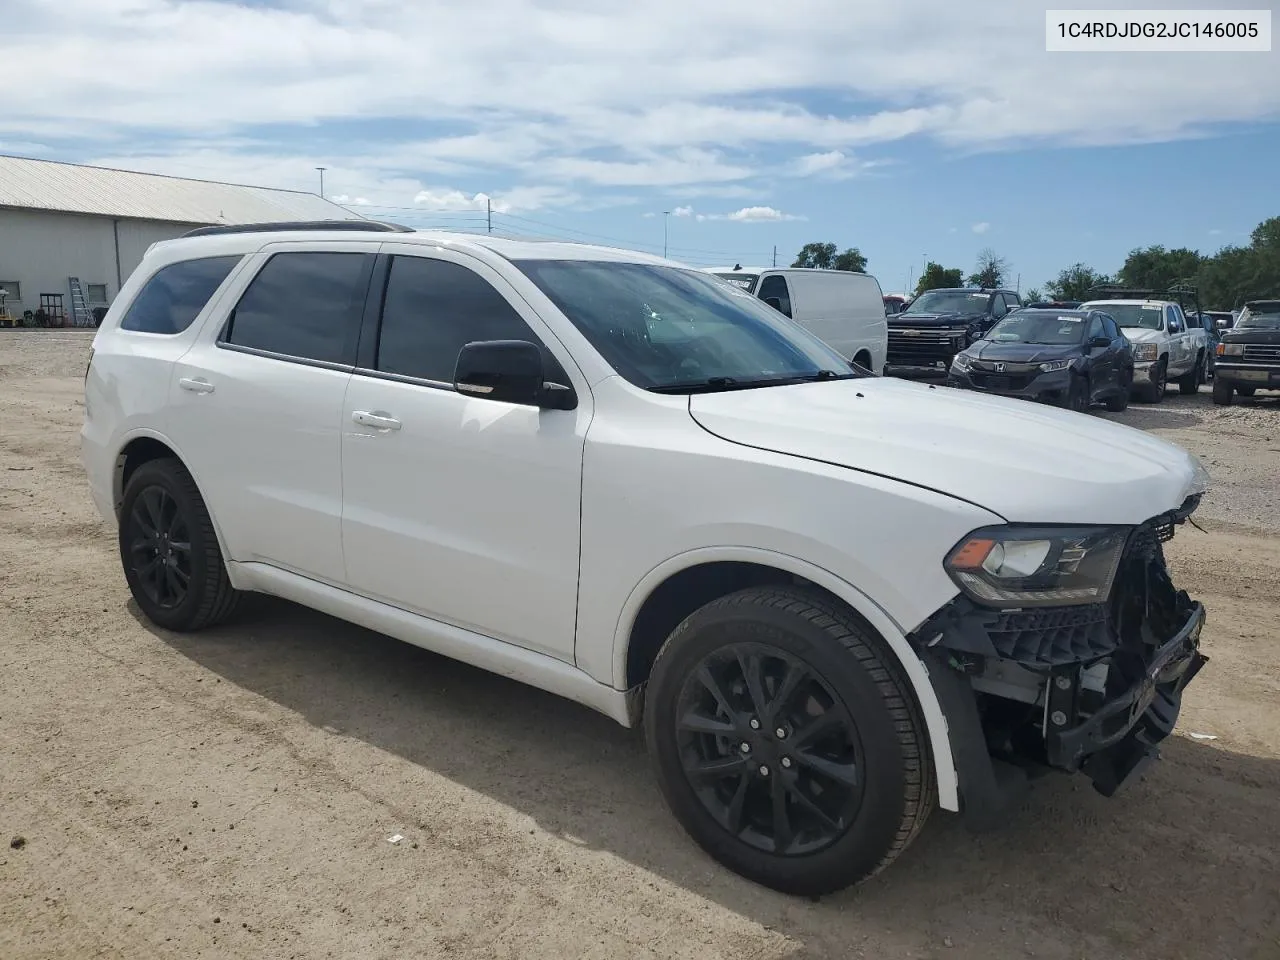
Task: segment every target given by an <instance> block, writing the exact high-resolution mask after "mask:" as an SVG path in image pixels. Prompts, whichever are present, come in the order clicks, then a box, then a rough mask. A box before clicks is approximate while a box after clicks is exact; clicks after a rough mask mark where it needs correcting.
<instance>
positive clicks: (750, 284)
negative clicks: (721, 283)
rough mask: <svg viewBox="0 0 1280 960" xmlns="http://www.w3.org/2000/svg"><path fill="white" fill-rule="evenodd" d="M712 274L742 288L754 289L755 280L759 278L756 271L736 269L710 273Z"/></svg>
mask: <svg viewBox="0 0 1280 960" xmlns="http://www.w3.org/2000/svg"><path fill="white" fill-rule="evenodd" d="M712 276H716V277H719V278H720V279H721V280H728V281H729V282H730V283H732V284H734V285H735V286H739V287H741V288H742V289H743V290H754V289H755V285H756V281H757V280H759V279H760V275H759V274H758V273H742V272H741V271H736V270H735V271H734V272H733V273H716V274H712Z"/></svg>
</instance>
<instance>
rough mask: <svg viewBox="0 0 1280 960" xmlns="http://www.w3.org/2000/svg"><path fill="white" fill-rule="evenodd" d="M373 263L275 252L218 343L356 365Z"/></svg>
mask: <svg viewBox="0 0 1280 960" xmlns="http://www.w3.org/2000/svg"><path fill="white" fill-rule="evenodd" d="M372 259H373V257H372V255H371V254H364V253H321V252H317V253H277V254H276V255H275V256H273V257H272V258H271V259H270V260H268V261H267V263H266V266H264V267H263V268H262V270H261V271H260V272H259V273H258V275H257V276H256V277H254V278H253V282H252V283H250V284H249V288H248V289H247V290H245V292H244V296H242V297H241V298H240V302H239V303H238V304H236V308H235V310H234V311H233V312H232V314H231V318H230V320H229V321H228V323H227V327H226V329H225V330H224V331H223V334H222V339H223V340H224V341H225V342H227V343H230V344H234V345H236V346H239V347H251V348H253V349H255V350H267V351H270V352H271V353H280V354H284V355H285V356H289V357H299V358H302V359H304V360H321V361H325V362H327V363H343V364H347V363H354V362H355V348H356V341H357V339H358V338H359V335H360V316H361V314H362V312H363V310H364V298H365V294H366V292H367V290H368V286H369V267H370V266H371V262H372Z"/></svg>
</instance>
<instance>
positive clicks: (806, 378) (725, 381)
mask: <svg viewBox="0 0 1280 960" xmlns="http://www.w3.org/2000/svg"><path fill="white" fill-rule="evenodd" d="M855 376H857V374H855V373H854V372H853V371H852V370H850V371H849V372H848V373H837V372H836V371H835V370H818V371H816V372H815V373H804V374H799V375H792V376H787V377H760V378H759V379H755V380H739V379H737V378H736V377H708V378H707V379H706V380H690V381H688V382H685V383H664V384H662V385H660V386H656V387H649V392H650V393H720V392H722V391H726V390H750V389H751V388H752V387H781V386H786V385H787V384H790V383H812V382H814V381H816V380H846V379H850V378H852V377H855Z"/></svg>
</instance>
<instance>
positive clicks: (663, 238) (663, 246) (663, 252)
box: [662, 210, 671, 260]
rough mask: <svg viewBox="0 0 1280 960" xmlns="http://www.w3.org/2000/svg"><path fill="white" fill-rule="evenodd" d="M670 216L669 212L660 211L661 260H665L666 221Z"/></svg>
mask: <svg viewBox="0 0 1280 960" xmlns="http://www.w3.org/2000/svg"><path fill="white" fill-rule="evenodd" d="M670 216H671V211H670V210H663V211H662V259H663V260H665V259H667V219H668V218H669V217H670Z"/></svg>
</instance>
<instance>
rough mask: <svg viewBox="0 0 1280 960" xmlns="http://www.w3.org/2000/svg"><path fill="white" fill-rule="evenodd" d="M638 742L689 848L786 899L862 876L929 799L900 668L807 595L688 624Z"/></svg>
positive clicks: (741, 604)
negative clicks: (643, 743) (644, 745)
mask: <svg viewBox="0 0 1280 960" xmlns="http://www.w3.org/2000/svg"><path fill="white" fill-rule="evenodd" d="M793 673H794V676H793ZM797 678H803V679H797ZM787 691H789V692H787ZM817 730H821V731H822V732H817ZM645 734H646V739H647V741H648V746H649V755H650V761H651V763H652V764H653V766H654V769H655V772H656V773H657V777H658V782H659V785H660V786H661V789H662V793H663V795H664V797H665V798H666V801H667V804H668V805H669V806H670V808H671V810H672V812H673V813H674V815H675V817H676V819H677V820H679V821H680V823H681V825H682V826H683V827H684V828H685V830H687V831H688V832H689V834H690V836H691V837H692V838H693V840H694V841H695V842H696V843H697V844H698V845H699V846H701V847H702V848H703V850H705V851H706V852H707V853H708V854H710V855H711V856H712V857H713V858H714V859H716V860H717V861H719V862H720V863H722V864H723V865H725V866H726V867H728V868H729V869H731V870H733V871H735V872H736V873H739V874H741V875H742V876H744V877H746V878H748V879H750V880H753V881H755V882H756V883H760V884H762V885H764V886H767V887H771V888H772V889H775V890H779V891H782V892H784V893H790V894H797V895H808V896H817V895H821V894H826V893H831V892H833V891H836V890H840V889H842V888H844V887H847V886H850V885H852V884H855V883H858V882H860V881H862V880H865V879H867V878H868V877H871V876H873V875H874V874H876V873H878V872H879V871H880V870H882V869H883V868H884V867H886V866H888V864H889V863H891V862H892V861H893V860H894V859H895V858H896V857H897V856H898V855H899V854H900V853H902V851H903V850H905V849H906V847H907V846H908V844H910V843H911V841H912V840H914V839H915V837H916V835H917V834H918V833H919V832H920V828H921V827H922V826H923V824H924V822H925V820H926V818H927V817H928V815H929V813H930V812H931V811H932V809H933V806H934V804H935V802H936V801H935V783H934V773H933V765H932V761H931V758H930V754H929V748H928V744H927V742H926V736H925V726H924V722H923V720H922V719H921V716H920V712H919V709H918V707H917V706H916V703H915V699H914V696H913V693H912V690H911V686H910V683H909V682H908V681H907V680H906V678H905V677H904V676H903V675H902V673H901V670H900V668H899V664H898V662H897V660H896V659H895V658H894V656H893V654H892V653H891V652H890V651H888V650H887V649H885V648H884V647H883V645H882V642H881V640H880V639H879V637H878V636H876V635H875V634H874V632H873V631H872V630H871V629H870V628H869V627H867V626H866V625H865V624H864V623H863V622H862V621H861V619H860V618H858V617H857V616H856V615H855V614H853V613H852V612H851V611H849V610H848V609H847V608H845V607H843V606H841V605H840V604H839V603H837V602H834V601H833V600H831V599H830V598H828V597H826V596H825V595H822V594H819V593H817V592H816V591H810V590H804V589H801V588H784V587H760V588H752V589H748V590H742V591H740V592H738V593H735V594H731V595H730V596H727V597H722V598H721V599H719V600H714V601H712V602H711V603H709V604H707V605H706V606H704V607H702V608H701V609H699V610H697V611H696V612H694V613H693V614H692V615H690V616H689V617H688V618H687V619H686V620H685V621H684V622H683V623H681V624H680V626H678V627H677V628H676V629H675V630H674V631H673V632H672V634H671V636H670V637H668V638H667V641H666V643H665V644H664V645H663V647H662V650H661V651H660V652H659V654H658V657H657V660H656V661H655V663H654V667H653V672H652V674H651V676H650V678H649V683H648V693H647V696H646V704H645ZM744 745H745V747H746V749H745V750H744V749H743V747H744ZM779 811H782V812H781V813H779Z"/></svg>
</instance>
